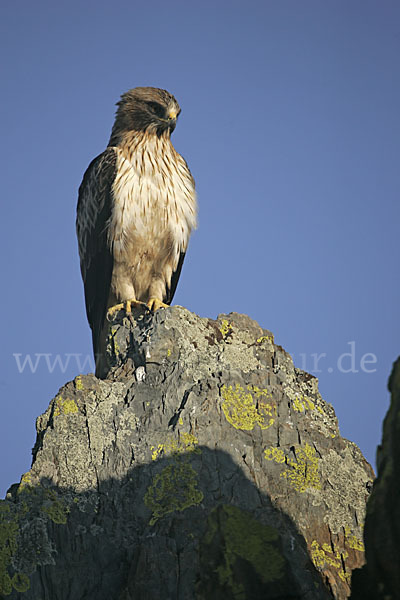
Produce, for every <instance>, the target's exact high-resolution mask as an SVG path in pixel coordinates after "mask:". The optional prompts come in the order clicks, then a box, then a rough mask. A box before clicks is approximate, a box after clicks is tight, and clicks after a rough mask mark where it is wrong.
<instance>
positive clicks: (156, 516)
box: [0, 307, 373, 600]
mask: <svg viewBox="0 0 400 600" xmlns="http://www.w3.org/2000/svg"><path fill="white" fill-rule="evenodd" d="M107 348H108V350H107V352H108V355H107V356H108V362H109V364H110V370H109V373H108V376H107V379H105V380H99V379H96V378H95V377H94V375H82V376H78V377H76V378H75V380H74V381H72V382H70V383H68V384H66V385H65V386H64V387H63V388H62V389H61V390H60V391H59V393H58V394H57V396H56V397H55V398H54V399H53V400H52V401H51V403H50V405H49V408H48V409H47V411H46V412H45V413H44V414H43V415H41V416H40V417H39V418H38V420H37V441H36V444H35V447H34V449H33V463H32V468H31V469H30V471H29V472H28V473H25V474H24V475H23V476H22V478H21V482H20V484H16V485H14V486H12V487H11V488H10V490H9V492H8V494H7V498H6V500H4V501H2V502H1V503H0V589H1V593H2V595H3V596H2V597H7V598H9V599H10V600H14V599H15V598H24V599H26V600H38V599H41V600H71V599H73V600H84V599H85V600H86V599H89V600H91V599H93V600H94V599H96V600H103V599H104V600H106V599H107V600H133V599H135V600H137V599H139V600H158V599H159V600H161V599H162V600H168V599H171V600H175V599H178V598H179V599H180V600H192V599H195V598H196V599H198V600H202V599H204V600H206V599H207V600H210V599H211V600H212V599H216V600H217V599H221V600H222V599H227V600H229V599H232V600H233V599H236V600H238V599H239V600H242V599H243V600H248V599H259V598H269V599H270V598H271V599H275V600H278V599H280V600H289V599H299V600H300V599H303V600H314V599H315V600H317V599H318V600H320V599H321V600H322V599H327V598H337V599H344V598H346V597H348V595H349V582H350V577H351V572H352V569H354V568H355V567H360V566H361V565H362V564H363V562H364V553H363V543H362V525H363V521H364V512H365V503H366V499H367V497H368V494H369V489H370V486H371V482H372V479H373V472H372V470H371V467H370V466H369V465H368V463H367V462H366V461H365V459H364V458H363V456H362V454H361V452H360V450H359V449H358V448H357V446H355V444H353V443H351V442H349V441H347V440H345V439H343V438H342V437H341V436H340V433H339V430H338V424H337V420H336V417H335V413H334V410H333V408H332V406H331V405H329V404H327V403H326V402H324V400H323V399H322V398H321V396H320V394H319V392H318V386H317V380H316V379H315V378H314V377H312V376H311V375H309V374H307V373H305V372H303V371H301V370H299V369H296V368H295V367H294V366H293V362H292V360H291V358H290V356H289V355H288V354H287V353H286V352H285V351H284V350H283V349H282V348H281V347H280V346H277V345H276V344H275V343H274V339H273V335H272V334H271V333H270V332H269V331H266V330H263V329H262V328H261V327H260V326H259V325H258V324H257V323H255V322H254V321H252V320H251V319H249V318H248V317H246V316H244V315H239V314H235V313H233V314H230V315H221V316H219V317H218V318H217V320H211V319H204V318H199V317H197V316H196V315H194V314H192V313H190V312H189V311H187V310H185V309H184V308H181V307H173V308H168V309H162V310H159V311H157V313H156V314H155V315H151V314H149V313H147V312H146V313H138V314H136V315H135V317H134V318H131V319H130V320H129V319H128V318H126V317H124V316H123V314H120V315H119V316H118V317H117V320H116V322H115V323H113V324H112V326H111V327H110V334H109V339H108V347H107Z"/></svg>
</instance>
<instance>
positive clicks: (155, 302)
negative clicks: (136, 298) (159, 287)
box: [147, 298, 168, 311]
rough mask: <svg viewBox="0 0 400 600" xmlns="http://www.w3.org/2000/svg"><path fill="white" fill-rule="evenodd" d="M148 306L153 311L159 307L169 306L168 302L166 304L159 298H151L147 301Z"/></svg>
mask: <svg viewBox="0 0 400 600" xmlns="http://www.w3.org/2000/svg"><path fill="white" fill-rule="evenodd" d="M147 308H149V309H150V310H152V311H156V310H158V309H159V308H168V304H165V303H164V302H162V301H161V300H159V299H158V298H150V300H149V301H148V302H147Z"/></svg>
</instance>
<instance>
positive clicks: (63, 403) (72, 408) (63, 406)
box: [54, 396, 78, 417]
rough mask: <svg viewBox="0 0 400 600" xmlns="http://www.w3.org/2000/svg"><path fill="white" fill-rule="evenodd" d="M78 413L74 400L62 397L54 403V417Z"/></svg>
mask: <svg viewBox="0 0 400 600" xmlns="http://www.w3.org/2000/svg"><path fill="white" fill-rule="evenodd" d="M77 412H78V407H77V405H76V402H75V400H69V399H68V398H67V399H65V400H64V399H63V397H62V396H58V397H57V398H56V402H55V409H54V416H55V417H59V416H60V415H61V414H63V415H72V414H74V413H77Z"/></svg>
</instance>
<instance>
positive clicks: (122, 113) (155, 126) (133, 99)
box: [110, 87, 181, 143]
mask: <svg viewBox="0 0 400 600" xmlns="http://www.w3.org/2000/svg"><path fill="white" fill-rule="evenodd" d="M117 106H118V109H117V114H116V117H115V123H114V126H113V129H112V133H111V140H110V143H111V142H112V141H113V140H114V143H115V141H117V140H118V139H120V138H121V136H122V135H123V134H124V133H128V132H131V131H142V132H147V133H152V134H155V135H158V136H161V135H162V134H163V133H164V134H165V133H166V134H167V135H170V134H171V133H172V131H173V130H174V129H175V125H176V120H177V118H178V115H179V113H180V112H181V109H180V107H179V104H178V102H177V101H176V100H175V98H174V97H173V96H172V94H170V93H169V92H167V91H166V90H161V89H158V88H153V87H137V88H134V89H132V90H129V91H128V92H126V93H125V94H122V96H121V100H120V101H119V102H117Z"/></svg>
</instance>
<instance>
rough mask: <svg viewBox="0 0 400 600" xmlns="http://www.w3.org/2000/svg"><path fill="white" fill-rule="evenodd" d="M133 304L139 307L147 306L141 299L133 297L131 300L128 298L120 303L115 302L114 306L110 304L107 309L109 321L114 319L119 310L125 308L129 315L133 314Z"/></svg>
mask: <svg viewBox="0 0 400 600" xmlns="http://www.w3.org/2000/svg"><path fill="white" fill-rule="evenodd" d="M132 306H137V307H146V304H145V302H141V301H140V300H136V299H134V298H131V300H126V301H125V302H121V303H120V304H115V305H114V306H110V308H109V309H108V310H107V321H113V320H114V317H115V315H116V313H117V312H118V311H119V310H125V312H126V314H127V315H131V314H132Z"/></svg>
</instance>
